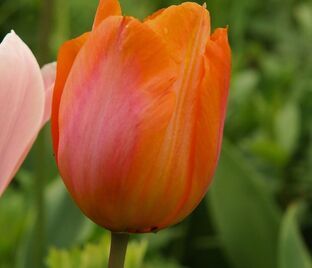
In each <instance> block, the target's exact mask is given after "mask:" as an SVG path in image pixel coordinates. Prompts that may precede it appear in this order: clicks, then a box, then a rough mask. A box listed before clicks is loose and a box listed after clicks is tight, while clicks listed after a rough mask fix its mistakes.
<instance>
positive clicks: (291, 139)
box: [275, 101, 300, 155]
mask: <svg viewBox="0 0 312 268" xmlns="http://www.w3.org/2000/svg"><path fill="white" fill-rule="evenodd" d="M299 133H300V112H299V108H298V104H296V103H295V102H294V101H289V102H287V103H285V104H284V106H283V107H281V109H279V110H278V112H277V114H276V117H275V135H276V140H277V142H278V143H279V144H280V145H281V146H282V147H283V148H284V149H285V151H286V152H287V154H288V155H290V154H291V153H292V152H293V151H294V149H295V147H296V145H297V142H298V138H299Z"/></svg>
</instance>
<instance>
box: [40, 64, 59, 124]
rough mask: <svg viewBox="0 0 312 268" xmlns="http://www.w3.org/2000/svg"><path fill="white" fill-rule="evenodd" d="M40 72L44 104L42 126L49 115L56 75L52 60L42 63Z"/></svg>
mask: <svg viewBox="0 0 312 268" xmlns="http://www.w3.org/2000/svg"><path fill="white" fill-rule="evenodd" d="M41 74H42V78H43V83H44V89H45V105H44V113H43V119H42V126H44V125H45V124H46V123H47V122H48V120H49V119H50V116H51V107H52V93H53V88H54V82H55V76H56V63H55V62H52V63H49V64H46V65H44V66H43V67H42V68H41Z"/></svg>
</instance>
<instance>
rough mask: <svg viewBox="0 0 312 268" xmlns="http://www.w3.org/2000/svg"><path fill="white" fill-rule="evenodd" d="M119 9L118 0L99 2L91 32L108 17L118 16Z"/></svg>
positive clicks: (101, 0)
mask: <svg viewBox="0 0 312 268" xmlns="http://www.w3.org/2000/svg"><path fill="white" fill-rule="evenodd" d="M120 15H121V7H120V4H119V1H118V0H100V3H99V5H98V8H97V10H96V14H95V19H94V22H93V27H92V28H93V30H94V29H95V28H96V27H98V26H99V24H100V23H101V22H102V21H103V20H105V19H106V18H107V17H109V16H120Z"/></svg>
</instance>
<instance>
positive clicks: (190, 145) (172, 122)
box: [52, 0, 231, 232]
mask: <svg viewBox="0 0 312 268" xmlns="http://www.w3.org/2000/svg"><path fill="white" fill-rule="evenodd" d="M230 61H231V52H230V48H229V44H228V40H227V29H217V30H216V31H215V32H214V33H213V34H210V18H209V13H208V11H207V10H206V8H205V7H203V6H200V5H198V4H195V3H184V4H182V5H179V6H171V7H169V8H167V9H164V10H161V11H158V12H156V13H155V14H154V15H152V16H150V17H148V18H146V19H145V20H144V22H141V21H139V20H137V19H135V18H132V17H123V16H121V10H120V6H119V3H118V2H117V1H116V0H102V1H100V4H99V7H98V10H97V13H96V18H95V21H94V25H93V29H92V31H91V32H89V33H86V34H84V35H82V36H80V37H78V38H76V39H73V40H70V41H68V42H66V43H65V44H64V45H63V46H62V47H61V49H60V52H59V56H58V65H57V79H56V86H55V91H54V96H53V108H52V134H53V144H54V151H55V157H56V161H57V164H58V167H59V170H60V173H61V176H62V178H63V180H64V183H65V185H66V187H67V189H68V190H69V192H70V193H71V195H72V197H73V199H74V200H75V202H76V203H77V204H78V206H79V207H80V209H81V210H82V211H83V212H84V213H85V215H87V216H88V217H89V218H90V219H92V220H93V221H94V222H95V223H97V224H99V225H101V226H103V227H105V228H107V229H109V230H112V231H115V232H150V231H156V230H159V229H162V228H165V227H167V226H169V225H172V224H175V223H177V222H179V221H181V220H182V219H183V218H185V217H186V216H187V215H188V214H190V213H191V211H192V210H193V209H194V208H195V207H196V206H197V205H198V203H199V202H200V201H201V199H202V198H203V196H204V194H205V193H206V191H207V188H208V186H209V184H210V182H211V179H212V176H213V174H214V170H215V168H216V165H217V161H218V157H219V153H220V146H221V141H222V132H223V124H224V118H225V110H226V102H227V95H228V88H229V79H230V65H231V64H230Z"/></svg>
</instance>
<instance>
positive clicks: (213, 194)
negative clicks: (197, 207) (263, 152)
mask: <svg viewBox="0 0 312 268" xmlns="http://www.w3.org/2000/svg"><path fill="white" fill-rule="evenodd" d="M208 200H209V205H210V206H211V210H212V215H211V216H212V218H213V220H214V221H215V224H216V228H217V232H218V233H219V235H220V239H221V241H222V242H223V246H224V249H225V250H226V252H227V254H228V256H229V258H230V260H231V261H232V263H233V264H234V266H235V267H237V268H264V267H265V268H276V255H277V241H278V237H277V236H278V228H279V219H280V215H279V210H278V209H277V207H276V205H275V204H274V200H273V198H272V196H270V194H269V193H268V190H267V188H266V187H265V184H264V179H263V178H261V177H259V174H258V173H257V172H256V171H255V170H254V169H253V168H252V167H251V166H250V165H249V164H248V162H247V160H246V159H244V158H243V157H242V156H241V155H240V154H239V152H238V151H236V150H235V148H233V147H231V146H230V145H229V144H228V143H226V142H224V144H223V150H222V154H221V159H220V163H219V166H218V170H217V173H216V176H215V180H214V183H213V186H212V187H211V189H210V191H209V194H208Z"/></svg>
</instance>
